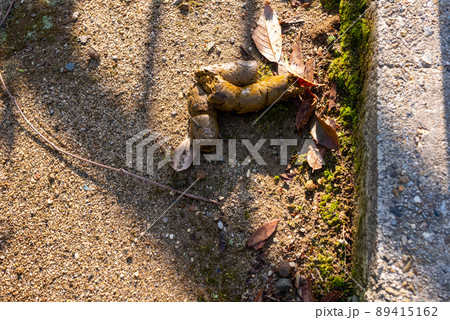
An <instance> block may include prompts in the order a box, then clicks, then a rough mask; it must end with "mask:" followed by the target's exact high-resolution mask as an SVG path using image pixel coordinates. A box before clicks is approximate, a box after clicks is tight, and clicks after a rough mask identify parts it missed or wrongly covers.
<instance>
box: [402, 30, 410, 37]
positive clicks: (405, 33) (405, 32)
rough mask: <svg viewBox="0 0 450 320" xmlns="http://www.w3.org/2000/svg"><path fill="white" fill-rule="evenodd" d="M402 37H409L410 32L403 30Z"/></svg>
mask: <svg viewBox="0 0 450 320" xmlns="http://www.w3.org/2000/svg"><path fill="white" fill-rule="evenodd" d="M400 35H401V36H402V37H406V36H407V35H408V31H406V30H405V29H403V30H402V31H400Z"/></svg>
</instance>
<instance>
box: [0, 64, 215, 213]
mask: <svg viewBox="0 0 450 320" xmlns="http://www.w3.org/2000/svg"><path fill="white" fill-rule="evenodd" d="M0 82H1V84H2V85H3V88H4V89H5V91H6V93H7V94H8V96H9V97H10V99H11V100H12V102H13V104H14V105H15V106H16V108H17V110H19V113H20V115H21V116H22V118H23V119H24V120H25V122H26V123H27V124H28V125H29V126H30V127H31V129H33V131H34V132H35V133H36V134H37V135H38V136H39V137H41V138H42V139H43V140H44V141H45V142H46V143H47V144H49V145H50V146H51V147H52V148H53V149H55V150H56V151H58V152H60V153H63V154H65V155H68V156H70V157H72V158H75V159H78V160H80V161H83V162H87V163H89V164H92V165H94V166H98V167H102V168H105V169H109V170H112V171H115V172H120V173H124V174H126V175H129V176H131V177H133V178H136V179H139V180H143V181H145V182H147V183H150V184H151V185H154V186H156V187H158V188H161V189H165V190H169V191H172V192H175V193H179V194H181V195H183V196H185V197H188V198H191V199H195V200H200V201H204V202H209V203H213V204H217V205H218V204H219V202H217V201H216V200H211V199H208V198H204V197H200V196H196V195H193V194H190V193H187V192H184V191H180V190H177V189H174V188H171V187H169V186H166V185H164V184H162V183H159V182H156V181H153V180H150V179H148V178H145V177H143V176H140V175H137V174H134V173H132V172H129V171H127V170H125V169H122V168H115V167H111V166H108V165H105V164H102V163H98V162H95V161H92V160H89V159H86V158H83V157H80V156H78V155H76V154H73V153H71V152H68V151H66V150H64V149H61V148H60V147H58V146H57V145H56V144H54V143H53V142H51V141H50V140H49V139H48V138H47V137H45V136H44V135H43V134H42V133H41V132H40V131H39V130H38V129H36V127H35V126H33V124H32V123H31V122H30V121H29V120H28V118H27V117H26V116H25V114H24V113H23V111H22V109H21V108H20V107H19V105H18V104H17V101H16V99H15V98H14V96H13V95H12V94H11V92H10V91H9V89H8V87H7V86H6V83H5V81H4V80H3V77H2V74H1V72H0Z"/></svg>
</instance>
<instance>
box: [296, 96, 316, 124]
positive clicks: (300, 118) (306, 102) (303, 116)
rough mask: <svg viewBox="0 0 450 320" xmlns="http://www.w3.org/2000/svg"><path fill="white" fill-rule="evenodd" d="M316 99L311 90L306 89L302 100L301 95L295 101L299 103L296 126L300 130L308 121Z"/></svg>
mask: <svg viewBox="0 0 450 320" xmlns="http://www.w3.org/2000/svg"><path fill="white" fill-rule="evenodd" d="M314 100H315V99H314V95H313V94H312V92H311V91H310V90H305V92H304V93H303V94H302V98H301V100H300V98H299V97H296V98H295V100H294V103H295V104H296V105H298V111H297V115H296V117H295V126H296V127H297V129H298V130H300V129H301V128H303V126H304V125H305V124H306V123H308V120H309V118H310V117H311V115H312V113H313V111H314V105H315V103H314Z"/></svg>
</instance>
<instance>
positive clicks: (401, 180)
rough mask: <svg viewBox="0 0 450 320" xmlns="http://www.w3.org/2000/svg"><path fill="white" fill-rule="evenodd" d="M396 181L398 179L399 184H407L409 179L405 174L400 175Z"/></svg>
mask: <svg viewBox="0 0 450 320" xmlns="http://www.w3.org/2000/svg"><path fill="white" fill-rule="evenodd" d="M398 181H399V182H400V183H401V184H407V183H408V181H409V179H408V177H407V176H400V177H399V178H398Z"/></svg>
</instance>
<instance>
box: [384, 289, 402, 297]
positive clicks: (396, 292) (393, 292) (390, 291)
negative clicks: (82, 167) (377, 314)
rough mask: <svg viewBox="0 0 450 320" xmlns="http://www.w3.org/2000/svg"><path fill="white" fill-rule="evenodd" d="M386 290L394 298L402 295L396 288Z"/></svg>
mask: <svg viewBox="0 0 450 320" xmlns="http://www.w3.org/2000/svg"><path fill="white" fill-rule="evenodd" d="M385 290H386V292H387V293H390V294H392V295H393V296H398V295H399V294H400V292H398V291H397V290H395V289H394V288H391V287H387V288H386V289H385Z"/></svg>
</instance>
